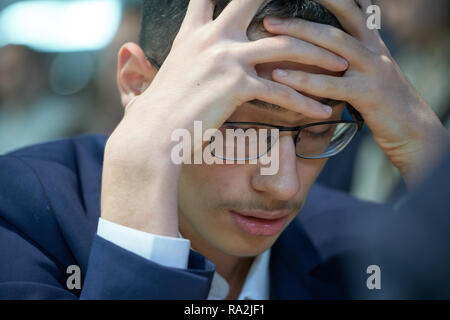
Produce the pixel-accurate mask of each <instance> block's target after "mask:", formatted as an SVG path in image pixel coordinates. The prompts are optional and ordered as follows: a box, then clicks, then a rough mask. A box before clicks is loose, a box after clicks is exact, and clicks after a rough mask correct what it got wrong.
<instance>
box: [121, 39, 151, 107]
mask: <svg viewBox="0 0 450 320" xmlns="http://www.w3.org/2000/svg"><path fill="white" fill-rule="evenodd" d="M156 72H157V70H156V68H155V67H153V66H152V65H151V64H150V63H149V62H148V61H147V59H146V58H145V54H144V52H143V51H142V49H141V48H140V47H139V46H138V45H137V44H135V43H131V42H129V43H126V44H124V45H123V46H122V48H120V51H119V56H118V68H117V82H118V86H119V91H120V96H121V99H122V105H123V106H124V107H125V106H126V105H127V104H128V103H129V102H130V101H131V100H132V99H133V98H134V97H136V96H138V95H140V94H142V93H143V92H144V91H145V90H146V89H147V88H148V86H149V85H150V83H151V82H152V80H153V78H154V77H155V75H156Z"/></svg>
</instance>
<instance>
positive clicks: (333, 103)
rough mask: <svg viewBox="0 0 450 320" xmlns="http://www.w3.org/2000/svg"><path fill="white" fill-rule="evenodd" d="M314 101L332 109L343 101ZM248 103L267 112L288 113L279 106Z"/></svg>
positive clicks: (319, 99) (322, 99) (262, 102)
mask: <svg viewBox="0 0 450 320" xmlns="http://www.w3.org/2000/svg"><path fill="white" fill-rule="evenodd" d="M315 100H316V101H318V102H320V103H322V104H325V105H328V106H330V107H332V108H333V107H335V106H336V105H338V104H341V103H343V102H344V101H338V100H333V99H328V98H317V99H315ZM249 103H250V104H252V105H254V106H255V107H258V108H262V109H265V110H269V111H275V112H282V113H284V112H288V111H289V110H288V109H286V108H283V107H281V106H279V105H276V104H272V103H268V102H264V101H261V100H252V101H249Z"/></svg>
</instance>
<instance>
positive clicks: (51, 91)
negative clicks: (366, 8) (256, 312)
mask: <svg viewBox="0 0 450 320" xmlns="http://www.w3.org/2000/svg"><path fill="white" fill-rule="evenodd" d="M140 4H141V1H140V0H47V1H40V0H0V154H3V153H6V152H9V151H12V150H15V149H18V148H21V147H23V146H27V145H30V144H34V143H39V142H44V141H48V140H51V139H60V138H65V137H70V136H73V135H79V134H85V133H100V134H107V135H108V134H110V133H111V132H112V130H113V129H114V128H115V126H116V125H117V123H118V122H119V121H120V119H121V117H122V113H123V109H122V106H121V103H120V98H119V94H118V91H117V86H116V67H117V66H116V65H117V62H116V59H117V52H118V50H119V48H120V46H121V45H122V44H123V43H125V42H127V41H134V42H137V41H138V35H139V27H140V14H141V13H140ZM376 4H378V5H380V7H381V9H382V19H381V22H382V30H381V32H382V35H383V38H384V39H385V41H386V43H387V45H388V46H389V48H390V49H391V51H392V54H393V56H394V58H395V59H396V61H397V62H398V63H399V65H400V67H401V68H402V70H403V71H404V72H405V73H406V75H407V76H408V78H409V79H410V81H411V82H412V83H413V84H414V86H415V87H416V88H417V90H418V91H419V92H420V93H421V94H422V95H423V97H424V98H425V100H427V101H428V103H429V104H430V105H431V106H432V107H433V109H434V110H435V111H436V113H437V114H438V115H439V117H440V118H441V120H442V122H443V123H444V124H445V125H446V127H447V128H450V99H449V98H450V91H449V90H448V89H449V84H450V59H449V57H450V27H449V12H450V1H448V0H433V1H427V0H378V1H376ZM418 130H420V128H418ZM318 181H319V183H321V184H324V185H327V186H330V187H333V188H337V189H340V190H342V191H345V192H350V193H352V194H353V195H355V196H357V197H360V198H363V199H369V200H374V201H380V202H381V201H385V202H386V201H387V202H395V201H397V200H398V199H399V198H401V197H402V195H403V192H404V186H403V184H402V181H401V179H400V176H399V174H398V172H397V171H396V169H395V168H393V166H392V165H391V164H390V163H389V161H388V160H387V159H386V157H385V156H384V155H383V154H382V152H381V151H380V150H379V149H378V147H377V146H376V144H375V143H374V141H373V139H372V137H371V134H370V132H369V131H368V130H367V129H365V130H364V132H363V134H361V135H359V136H358V138H357V139H355V141H353V142H352V144H351V145H350V146H349V148H347V149H346V150H345V151H344V152H343V153H342V154H340V155H339V156H337V157H336V158H333V159H331V160H330V161H329V162H328V164H327V165H326V167H325V169H324V171H323V172H322V174H321V176H320V177H319V180H318Z"/></svg>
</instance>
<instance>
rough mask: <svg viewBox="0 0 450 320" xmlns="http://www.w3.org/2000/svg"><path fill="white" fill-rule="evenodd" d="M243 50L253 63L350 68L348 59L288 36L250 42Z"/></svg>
mask: <svg viewBox="0 0 450 320" xmlns="http://www.w3.org/2000/svg"><path fill="white" fill-rule="evenodd" d="M243 50H245V56H246V57H248V60H249V62H250V63H253V64H261V63H268V62H276V61H291V62H297V63H302V64H306V65H314V66H317V67H321V68H323V69H326V70H330V71H336V72H338V71H344V70H346V69H347V68H348V63H347V61H346V60H345V59H343V58H341V57H339V56H338V55H336V54H334V53H332V52H330V51H328V50H326V49H323V48H320V47H318V46H315V45H313V44H311V43H308V42H305V41H303V40H299V39H295V38H293V37H288V36H276V37H270V38H263V39H260V40H256V41H253V42H249V43H247V44H246V45H245V46H244V49H243Z"/></svg>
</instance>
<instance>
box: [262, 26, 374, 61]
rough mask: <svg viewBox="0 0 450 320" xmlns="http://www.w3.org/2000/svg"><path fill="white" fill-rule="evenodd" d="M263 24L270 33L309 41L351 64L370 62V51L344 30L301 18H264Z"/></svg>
mask: <svg viewBox="0 0 450 320" xmlns="http://www.w3.org/2000/svg"><path fill="white" fill-rule="evenodd" d="M264 26H265V28H266V30H267V31H269V32H270V33H272V34H280V35H288V36H291V37H294V38H297V39H301V40H304V41H307V42H310V43H312V44H314V45H316V46H319V47H322V48H324V49H327V50H329V51H331V52H334V53H336V54H338V55H339V56H341V57H343V58H345V59H346V60H347V61H348V62H349V63H350V64H351V65H352V66H360V67H364V66H367V64H368V63H370V62H371V59H372V58H373V57H372V54H371V52H370V51H369V50H368V49H367V48H366V47H365V46H364V45H363V44H362V43H361V41H359V40H357V39H355V38H354V37H352V36H351V35H349V34H347V33H346V32H344V31H342V30H340V29H338V28H336V27H333V26H329V25H324V24H320V23H315V22H311V21H307V20H303V19H298V18H292V19H273V17H270V18H266V19H265V20H264Z"/></svg>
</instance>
